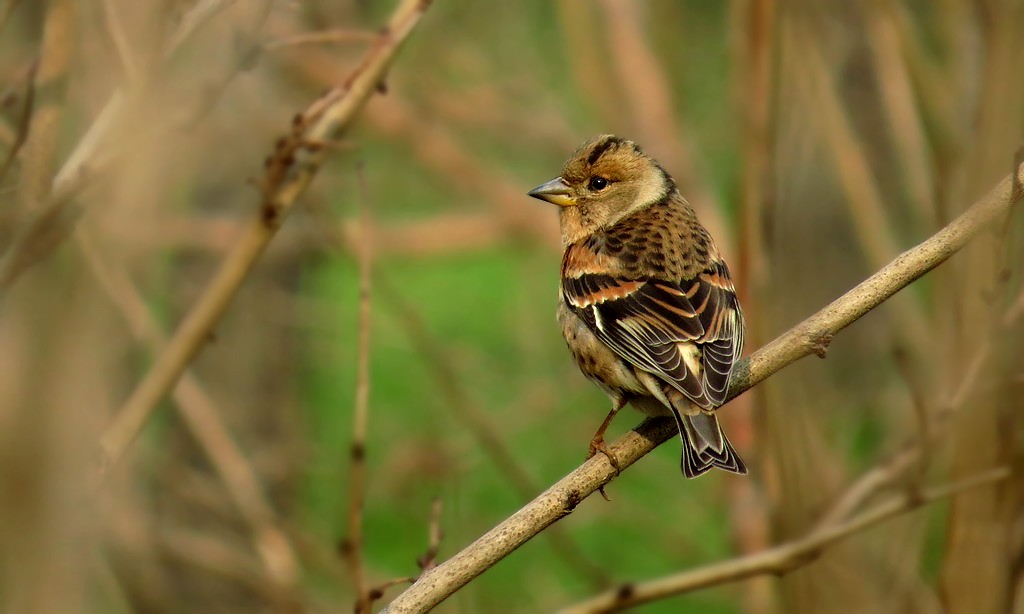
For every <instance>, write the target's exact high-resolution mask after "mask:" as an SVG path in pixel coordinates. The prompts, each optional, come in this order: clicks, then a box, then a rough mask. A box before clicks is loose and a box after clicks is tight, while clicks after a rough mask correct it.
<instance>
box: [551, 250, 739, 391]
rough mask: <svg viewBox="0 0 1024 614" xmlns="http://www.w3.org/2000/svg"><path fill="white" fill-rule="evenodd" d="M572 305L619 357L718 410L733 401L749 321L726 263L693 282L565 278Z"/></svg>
mask: <svg viewBox="0 0 1024 614" xmlns="http://www.w3.org/2000/svg"><path fill="white" fill-rule="evenodd" d="M562 294H563V297H564V299H565V301H566V303H567V304H568V305H569V306H570V307H571V308H572V309H573V310H574V311H575V312H576V314H577V315H578V316H579V317H580V318H581V319H582V320H583V321H584V322H586V323H587V326H589V327H590V329H591V330H592V331H593V332H594V333H595V334H596V335H597V336H598V338H599V339H601V340H602V341H603V342H604V343H605V344H607V345H608V347H610V348H611V349H612V350H613V351H614V352H615V353H616V354H618V355H619V356H620V357H622V358H623V359H625V360H626V361H628V362H630V363H631V364H633V365H634V366H636V367H638V368H640V369H643V370H644V371H647V372H649V373H652V374H654V375H656V376H657V377H659V378H661V379H662V380H664V381H666V382H668V383H669V384H671V385H672V386H674V387H675V388H677V389H678V390H680V391H681V392H682V393H684V394H685V395H686V396H687V397H689V398H690V399H691V400H693V402H694V403H696V404H697V405H699V406H700V407H702V408H704V409H712V408H714V407H717V406H719V405H721V404H722V403H723V402H724V401H725V395H726V392H727V390H728V387H729V377H730V375H731V373H732V366H733V364H734V363H735V362H736V360H737V359H738V358H739V355H740V352H741V351H742V348H743V320H742V318H743V316H742V313H741V312H740V308H739V303H738V302H737V300H736V294H735V291H734V289H733V285H732V281H731V280H730V278H729V272H728V269H727V268H726V266H725V264H724V263H719V262H713V263H711V265H710V266H709V268H708V269H707V270H706V271H704V272H702V273H700V274H698V275H697V276H696V277H695V278H693V279H688V280H682V281H679V282H674V281H666V280H661V279H642V280H630V279H621V278H618V277H615V276H612V275H605V274H599V273H583V274H581V275H578V276H575V277H565V278H563V280H562Z"/></svg>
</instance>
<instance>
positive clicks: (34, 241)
mask: <svg viewBox="0 0 1024 614" xmlns="http://www.w3.org/2000/svg"><path fill="white" fill-rule="evenodd" d="M269 1H270V0H265V2H266V4H267V5H268V6H269ZM61 2H64V0H61ZM232 2H234V0H200V2H199V3H197V4H196V5H195V6H194V7H193V8H192V10H190V11H189V12H188V13H187V14H186V16H185V18H183V20H182V22H181V23H180V24H179V26H178V29H177V30H176V32H175V33H174V35H173V36H172V38H171V41H170V42H169V43H168V44H166V45H165V46H164V49H163V56H162V57H163V59H164V63H165V64H166V63H167V62H168V61H169V60H170V59H172V58H173V57H174V55H175V53H176V52H177V51H178V50H179V49H180V48H181V45H182V44H183V43H184V42H185V41H186V40H188V38H189V37H190V36H191V34H192V33H193V32H195V30H196V29H198V28H199V26H200V25H202V24H203V23H205V21H206V20H208V19H210V18H212V16H214V15H216V14H217V13H218V12H220V11H221V10H222V9H224V8H226V7H227V6H228V5H230V4H231V3H232ZM65 4H68V3H65ZM54 6H63V5H60V4H59V3H55V4H54ZM64 38H65V39H67V38H68V37H67V36H65V37H64ZM156 68H160V67H156ZM153 72H154V73H155V74H153V75H150V74H147V73H145V72H143V73H142V74H141V75H140V76H141V77H143V78H144V80H145V81H146V82H147V83H154V82H159V79H158V78H157V76H158V71H153ZM40 74H41V75H42V74H45V72H44V71H43V69H42V68H40ZM47 89H48V90H49V91H51V92H52V94H51V95H55V94H57V93H59V92H61V91H62V88H58V87H51V88H47ZM145 89H146V88H139V89H138V91H134V92H132V95H131V96H129V95H128V94H127V93H126V90H125V89H124V88H122V89H118V90H116V91H115V92H114V93H113V94H112V95H111V97H110V99H109V100H108V101H107V103H106V105H104V107H103V109H102V110H101V111H100V113H99V114H98V115H97V117H96V119H95V120H93V122H92V124H90V126H89V129H88V130H87V131H86V133H85V135H83V136H82V138H81V139H79V141H78V143H77V144H76V145H75V147H74V149H72V151H71V154H70V155H69V156H68V157H67V159H66V160H65V161H64V164H63V165H62V166H61V167H60V169H59V170H58V171H57V173H56V175H55V176H53V175H51V174H50V173H49V172H47V173H30V172H29V173H24V174H26V175H27V176H29V177H33V176H39V177H42V178H45V181H46V182H50V183H49V188H48V189H42V188H41V187H40V188H37V189H35V190H34V192H35V195H34V202H37V203H38V204H37V206H36V207H34V208H35V209H37V210H38V213H37V214H34V215H32V216H30V217H29V219H27V220H25V222H24V223H22V224H20V228H18V229H17V231H16V234H15V237H14V240H13V241H12V242H11V246H10V248H9V249H8V250H7V252H6V253H5V254H4V256H3V258H2V260H0V292H2V291H3V290H6V289H7V288H8V287H9V286H10V285H11V284H13V283H14V281H15V280H16V279H17V278H18V277H19V276H20V275H21V274H22V273H23V272H24V271H25V270H26V269H28V268H29V267H30V266H32V265H34V264H35V263H36V262H38V261H40V260H42V259H43V258H45V257H47V256H49V255H50V254H51V253H52V252H53V251H54V249H56V247H57V246H58V245H60V244H61V243H63V241H64V240H65V239H66V238H67V237H68V236H70V235H71V231H72V230H73V229H74V226H75V224H76V223H77V221H78V218H79V208H78V206H77V205H75V204H74V203H73V202H72V201H73V199H74V198H75V197H76V196H77V195H78V193H79V192H80V191H81V190H82V189H83V188H85V187H86V186H88V185H89V184H90V183H92V180H93V179H95V178H97V177H99V176H101V175H103V174H104V173H105V172H106V171H107V170H108V169H109V168H110V167H111V161H112V160H114V159H116V158H117V157H118V156H119V155H123V154H124V153H125V150H127V149H129V148H128V147H127V146H126V145H120V146H111V141H112V135H113V133H114V131H115V129H116V128H118V127H119V125H120V124H119V120H120V119H121V118H123V117H125V116H126V115H127V114H128V113H129V111H130V105H131V103H132V102H134V101H138V100H144V99H145V94H146V91H145ZM44 105H45V101H40V104H39V106H40V107H42V106H44ZM33 130H35V129H33ZM115 150H116V151H115ZM51 176H52V181H51ZM22 184H23V185H29V182H25V181H23V182H22ZM0 296H2V294H0Z"/></svg>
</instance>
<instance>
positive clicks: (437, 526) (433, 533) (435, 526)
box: [417, 497, 444, 573]
mask: <svg viewBox="0 0 1024 614" xmlns="http://www.w3.org/2000/svg"><path fill="white" fill-rule="evenodd" d="M441 509H442V507H441V499H440V497H438V498H435V499H434V504H433V505H431V507H430V528H429V531H428V540H427V551H426V552H425V553H424V554H423V556H421V557H420V558H419V560H418V561H417V563H418V564H419V566H420V573H423V572H426V571H429V570H431V569H433V568H434V567H436V566H437V553H438V551H439V550H440V549H441V538H442V537H443V536H444V534H443V533H442V532H441Z"/></svg>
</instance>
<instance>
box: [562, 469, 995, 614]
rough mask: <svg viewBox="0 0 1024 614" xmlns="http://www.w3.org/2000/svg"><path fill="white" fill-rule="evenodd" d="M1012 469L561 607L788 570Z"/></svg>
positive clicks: (628, 599)
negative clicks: (843, 541)
mask: <svg viewBox="0 0 1024 614" xmlns="http://www.w3.org/2000/svg"><path fill="white" fill-rule="evenodd" d="M1010 475H1011V472H1010V470H1009V469H1007V468H1005V467H1001V468H998V469H995V470H991V471H985V472H983V473H980V474H977V475H975V476H972V477H970V478H967V479H964V480H959V481H957V482H954V483H952V484H946V485H943V486H939V487H936V488H932V489H929V490H926V491H924V492H923V493H921V494H920V495H919V496H915V495H913V494H911V493H902V494H900V495H896V496H893V497H891V498H890V499H888V500H887V501H885V502H883V503H879V504H878V505H876V506H875V507H874V508H872V509H870V510H868V511H866V512H863V513H861V514H858V515H857V516H856V517H855V518H852V519H850V520H848V521H846V522H841V523H838V524H834V525H830V526H827V527H821V528H819V529H815V530H813V531H812V532H810V533H809V534H807V535H805V536H803V537H801V538H799V539H795V540H793V541H789V542H786V543H783V544H780V545H778V546H775V547H773V548H770V549H768V550H765V551H763V552H758V553H757V554H752V555H748V556H742V557H739V558H735V559H730V560H727V561H723V562H721V563H717V564H714V565H706V566H702V567H699V568H697V569H692V570H688V571H684V572H681V573H677V574H673V575H671V576H666V577H664V578H659V579H657V580H651V581H647V582H642V583H638V584H624V585H622V586H619V587H617V588H614V589H612V590H610V591H607V592H605V593H602V594H600V595H597V596H596V597H593V598H591V599H587V600H586V601H583V602H581V603H577V604H574V605H572V606H570V607H567V608H565V609H563V610H561V612H562V614H584V613H592V612H611V611H615V610H620V609H623V608H627V607H630V606H634V605H639V604H642V603H649V602H651V601H656V600H658V599H664V598H665V597H669V596H671V595H678V594H681V593H686V592H690V591H694V590H697V589H699V588H706V587H709V586H717V585H720V584H725V583H727V582H734V581H736V580H742V579H744V578H749V577H752V576H758V575H763V574H776V575H780V574H784V573H788V572H790V571H792V570H794V569H797V568H799V567H802V566H804V565H807V564H808V563H810V562H812V561H813V560H814V559H815V558H816V557H817V555H818V554H820V553H821V551H822V550H824V549H825V548H826V547H827V546H829V545H831V544H832V543H834V542H837V541H839V540H841V539H843V538H846V537H849V536H850V535H853V534H856V533H860V532H861V531H864V530H865V529H868V528H870V527H872V526H874V525H876V524H878V523H879V522H882V521H884V520H888V519H889V518H892V517H894V516H898V515H900V514H904V513H906V512H909V511H911V510H915V509H917V508H919V507H921V506H923V505H925V504H928V503H931V502H933V501H938V500H940V499H944V498H946V497H949V496H951V495H953V494H957V493H960V492H964V491H966V490H968V489H971V488H977V487H979V486H984V485H988V484H992V483H994V482H997V481H1000V480H1004V479H1006V478H1008V477H1010Z"/></svg>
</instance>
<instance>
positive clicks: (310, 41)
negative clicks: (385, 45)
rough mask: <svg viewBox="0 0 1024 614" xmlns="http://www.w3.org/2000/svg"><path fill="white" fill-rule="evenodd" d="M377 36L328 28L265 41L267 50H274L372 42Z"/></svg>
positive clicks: (364, 32)
mask: <svg viewBox="0 0 1024 614" xmlns="http://www.w3.org/2000/svg"><path fill="white" fill-rule="evenodd" d="M376 38H377V35H376V34H374V33H373V32H366V31H363V30H326V31H324V32H304V33H302V34H293V35H291V36H285V37H282V38H278V39H276V40H272V41H268V42H266V43H263V48H264V49H266V50H267V51H274V50H276V49H280V48H281V47H294V46H298V45H322V44H325V43H333V44H337V43H370V42H373V41H374V40H375V39H376Z"/></svg>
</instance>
